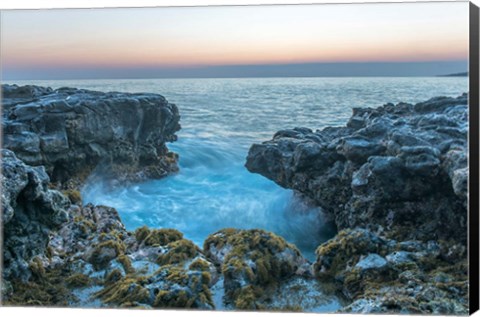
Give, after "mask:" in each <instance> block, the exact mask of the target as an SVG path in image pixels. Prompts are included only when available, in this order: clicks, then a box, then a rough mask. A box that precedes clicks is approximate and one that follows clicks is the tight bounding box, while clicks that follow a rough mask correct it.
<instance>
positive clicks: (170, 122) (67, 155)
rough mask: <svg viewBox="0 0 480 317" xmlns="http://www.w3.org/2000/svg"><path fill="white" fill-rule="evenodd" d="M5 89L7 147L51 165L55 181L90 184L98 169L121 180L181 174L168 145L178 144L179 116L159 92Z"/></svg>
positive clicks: (37, 163)
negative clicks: (87, 180)
mask: <svg viewBox="0 0 480 317" xmlns="http://www.w3.org/2000/svg"><path fill="white" fill-rule="evenodd" d="M2 91H3V96H2V97H3V103H4V112H3V129H4V130H3V146H4V147H5V148H7V149H10V150H12V151H14V152H15V153H16V155H17V156H18V157H19V158H20V159H22V160H23V161H24V162H25V163H27V164H29V165H33V166H40V165H43V166H45V168H46V171H47V173H48V174H49V175H50V178H51V180H52V182H56V183H59V184H63V183H66V182H68V181H70V182H71V181H72V180H71V179H72V178H77V179H79V181H84V180H85V178H86V177H87V176H88V175H89V174H90V173H91V172H92V171H93V170H94V169H95V168H97V169H99V171H98V172H99V173H101V174H102V177H103V178H106V177H110V178H112V179H115V180H116V181H117V182H122V181H125V180H143V179H147V178H160V177H163V176H165V175H167V174H169V173H171V172H174V171H177V170H178V166H177V155H176V154H175V153H172V152H169V151H168V149H167V147H166V145H165V143H166V142H171V141H175V140H176V135H175V132H177V131H178V130H179V129H180V125H179V118H180V116H179V113H178V109H177V107H176V106H175V105H174V104H171V103H168V102H167V100H166V99H165V98H164V97H162V96H160V95H156V94H147V93H144V94H140V93H138V94H129V93H118V92H110V93H102V92H97V91H89V90H84V89H75V88H60V89H56V90H52V89H51V88H44V87H37V86H22V87H18V86H16V85H2ZM74 185H78V184H74Z"/></svg>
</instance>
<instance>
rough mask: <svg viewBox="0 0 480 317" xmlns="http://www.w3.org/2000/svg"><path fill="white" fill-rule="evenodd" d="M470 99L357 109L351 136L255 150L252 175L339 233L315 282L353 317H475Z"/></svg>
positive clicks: (329, 132) (323, 253) (295, 137)
mask: <svg viewBox="0 0 480 317" xmlns="http://www.w3.org/2000/svg"><path fill="white" fill-rule="evenodd" d="M467 115H468V107H467V95H466V94H463V95H462V96H460V97H458V98H448V97H436V98H432V99H430V100H428V101H425V102H421V103H418V104H415V105H412V104H406V103H399V104H397V105H393V104H386V105H384V106H382V107H379V108H354V109H353V114H352V117H351V118H350V120H349V122H348V123H347V125H346V126H345V127H327V128H325V129H323V130H317V131H315V132H314V131H312V130H310V129H308V128H295V129H292V130H283V131H279V132H277V133H276V134H275V135H274V137H273V139H272V140H270V141H266V142H264V143H262V144H254V145H252V147H251V148H250V151H249V153H248V157H247V162H246V167H247V168H248V169H249V170H250V171H251V172H255V173H259V174H261V175H263V176H265V177H267V178H270V179H271V180H273V181H275V182H276V183H277V184H279V185H281V186H283V187H286V188H291V189H294V190H296V191H298V192H300V193H301V194H303V195H305V196H307V197H308V198H310V199H313V200H314V201H315V202H316V203H317V204H318V205H319V206H321V207H322V208H323V210H324V212H326V213H327V214H329V215H330V216H331V217H332V218H333V219H334V220H335V223H336V225H337V227H338V229H339V233H338V234H337V235H336V236H335V237H334V238H332V239H331V240H329V241H327V242H326V243H324V244H322V245H320V246H319V247H318V249H317V251H316V253H317V260H316V262H315V263H314V265H313V270H314V274H315V276H317V278H318V279H319V280H321V281H331V282H332V283H333V284H334V285H335V288H336V289H337V291H338V292H341V293H342V294H343V295H344V296H345V297H346V298H347V301H348V302H349V304H347V305H346V307H344V308H342V309H341V310H340V311H343V312H354V313H410V314H420V313H421V314H466V313H467V312H468V272H467V267H468V265H467V253H466V250H467V242H466V233H467V209H466V208H467V194H468V191H467V179H468V164H467V159H468V157H467V155H468V154H467V133H468V122H467V119H468V118H467Z"/></svg>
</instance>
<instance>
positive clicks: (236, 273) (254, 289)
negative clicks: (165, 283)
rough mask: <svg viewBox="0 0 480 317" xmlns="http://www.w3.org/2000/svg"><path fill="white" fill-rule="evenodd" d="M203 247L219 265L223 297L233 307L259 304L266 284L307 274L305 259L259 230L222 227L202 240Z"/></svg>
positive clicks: (251, 308) (269, 234) (260, 304)
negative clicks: (203, 241)
mask: <svg viewBox="0 0 480 317" xmlns="http://www.w3.org/2000/svg"><path fill="white" fill-rule="evenodd" d="M204 250H205V254H206V256H207V257H208V258H210V259H212V260H213V261H214V263H215V264H216V265H217V266H219V267H220V268H221V271H222V274H223V278H224V288H225V298H224V300H225V301H226V303H227V304H230V305H232V306H233V307H235V308H237V309H242V310H254V309H259V308H262V307H264V303H263V301H265V297H266V296H267V297H268V293H269V292H267V291H266V289H267V288H269V287H270V288H271V287H272V286H273V285H277V284H278V283H282V281H285V280H286V279H288V278H290V277H292V276H294V275H308V272H306V271H308V267H309V263H308V261H307V260H306V259H304V258H303V257H302V256H301V254H300V252H299V251H298V250H297V248H296V247H295V246H293V245H291V244H289V243H287V242H286V241H285V240H283V239H282V238H281V237H278V236H275V235H274V234H272V233H270V232H266V231H263V230H257V229H254V230H239V229H223V230H221V231H219V232H217V233H214V234H212V235H210V236H209V237H208V238H207V240H205V243H204ZM280 285H281V284H280ZM278 287H281V286H278ZM270 292H272V291H271V290H270Z"/></svg>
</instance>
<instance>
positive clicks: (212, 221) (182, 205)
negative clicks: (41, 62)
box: [16, 77, 468, 259]
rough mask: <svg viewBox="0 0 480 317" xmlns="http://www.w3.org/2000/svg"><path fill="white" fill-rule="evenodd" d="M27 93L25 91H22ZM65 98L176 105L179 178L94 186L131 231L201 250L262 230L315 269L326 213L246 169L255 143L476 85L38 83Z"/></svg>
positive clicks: (93, 192) (96, 199) (89, 189)
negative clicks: (226, 237)
mask: <svg viewBox="0 0 480 317" xmlns="http://www.w3.org/2000/svg"><path fill="white" fill-rule="evenodd" d="M16 83H18V84H26V82H16ZM28 83H29V84H30V83H33V84H38V85H45V86H51V87H52V88H59V87H62V86H71V87H79V88H88V89H94V90H100V91H125V92H154V93H159V94H162V95H164V96H165V97H166V98H167V99H168V100H169V101H170V102H172V103H175V104H176V105H177V106H178V107H179V109H180V114H181V125H182V130H181V131H180V132H179V133H178V137H179V139H178V141H177V142H175V143H172V144H169V148H170V149H172V150H173V151H175V152H177V153H179V154H180V172H179V173H178V174H176V175H172V176H169V177H167V178H165V179H161V180H154V181H148V182H145V183H141V184H136V185H132V186H130V187H127V188H121V189H117V190H115V191H107V190H106V189H105V188H104V187H103V185H102V184H98V183H96V184H87V185H86V186H85V188H84V189H83V192H82V194H83V198H84V202H85V203H87V202H92V203H94V204H104V205H109V206H113V207H115V208H117V210H118V211H119V213H120V215H121V217H122V220H123V222H124V223H125V225H126V226H127V228H128V229H135V228H137V227H139V226H142V225H147V226H150V227H155V228H162V227H163V228H176V229H178V230H180V231H182V232H183V233H184V235H185V236H186V238H188V239H192V240H193V241H194V242H195V243H197V244H198V245H200V246H201V245H202V244H203V241H204V240H205V238H206V237H207V236H208V235H209V234H211V233H213V232H215V231H217V230H219V229H222V228H226V227H235V228H263V229H266V230H270V231H273V232H275V233H277V234H279V235H281V236H283V237H284V238H285V239H287V240H288V241H290V242H293V243H295V244H296V245H297V246H298V247H299V248H300V250H301V251H302V253H303V254H304V255H305V256H307V257H308V258H310V259H313V258H314V255H313V252H314V250H315V248H316V246H317V245H318V244H320V243H321V242H323V241H325V240H326V239H328V238H329V237H331V236H332V234H333V232H332V228H331V226H328V225H326V224H325V220H324V218H323V216H322V211H321V210H320V209H319V208H315V207H313V206H308V205H306V204H305V203H303V202H302V200H301V199H299V198H298V197H297V196H296V195H295V194H294V193H293V192H292V191H291V190H287V189H283V188H281V187H279V186H278V185H276V184H275V183H273V182H271V181H269V180H268V179H265V178H263V177H262V176H259V175H256V174H251V173H249V172H248V171H247V170H246V169H245V168H244V164H245V157H246V155H247V152H248V148H249V146H250V145H251V144H252V143H254V142H261V141H264V140H268V139H270V138H271V137H272V135H273V134H274V133H275V132H276V131H278V130H281V129H286V128H293V127H299V126H301V127H309V128H311V129H313V130H315V129H321V128H323V127H326V126H332V125H333V126H338V125H344V124H345V123H346V122H347V120H348V118H349V117H350V115H351V111H352V110H351V108H352V107H378V106H381V105H383V104H384V103H387V102H393V103H397V102H400V101H403V102H411V103H414V102H419V101H423V100H426V99H428V98H431V97H434V96H440V95H445V96H452V97H456V96H458V95H460V94H461V93H463V92H466V91H467V90H468V78H466V77H452V78H445V77H443V78H441V77H438V78H435V77H432V78H418V77H415V78H255V79H145V80H131V79H128V80H75V81H35V82H32V81H30V82H28Z"/></svg>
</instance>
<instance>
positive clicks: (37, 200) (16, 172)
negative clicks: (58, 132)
mask: <svg viewBox="0 0 480 317" xmlns="http://www.w3.org/2000/svg"><path fill="white" fill-rule="evenodd" d="M1 154H2V174H1V175H0V179H1V185H2V193H1V199H2V224H3V239H4V240H3V241H4V243H3V276H4V277H6V278H17V279H21V280H28V279H29V278H30V276H31V270H30V269H29V260H30V259H31V258H32V257H34V256H36V255H38V254H43V253H44V252H45V245H46V244H47V242H48V232H49V231H50V230H55V229H57V228H59V227H60V226H61V225H62V224H63V223H65V222H67V221H68V213H67V208H68V206H69V204H70V202H69V200H68V199H67V198H66V197H65V196H63V195H62V194H61V193H60V192H58V191H56V190H52V189H49V188H48V184H49V177H48V175H47V174H46V173H45V169H44V168H43V166H38V167H32V166H29V165H26V164H25V163H23V162H22V161H21V160H19V159H18V158H17V157H16V156H15V154H14V153H13V152H11V151H9V150H2V152H1Z"/></svg>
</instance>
